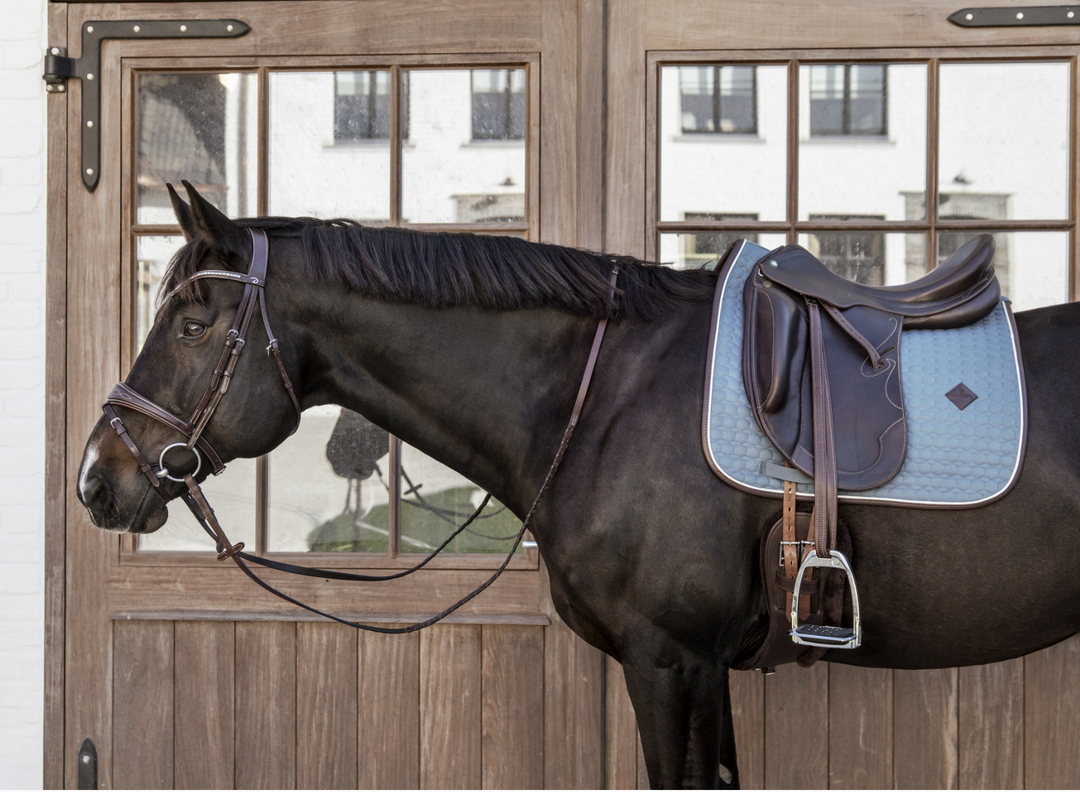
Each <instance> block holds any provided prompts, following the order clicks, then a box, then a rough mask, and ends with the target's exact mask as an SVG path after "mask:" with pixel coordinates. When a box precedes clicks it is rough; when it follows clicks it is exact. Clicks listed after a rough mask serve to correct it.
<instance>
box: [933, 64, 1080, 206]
mask: <svg viewBox="0 0 1080 792" xmlns="http://www.w3.org/2000/svg"><path fill="white" fill-rule="evenodd" d="M1069 70H1070V67H1069V64H1068V63H1030V62H1029V63H946V64H942V66H941V77H940V82H941V101H940V108H941V109H940V125H941V131H940V134H939V140H940V142H939V146H940V165H939V166H938V185H937V187H938V190H939V195H940V198H939V200H938V204H939V206H938V208H939V216H940V217H941V218H942V219H946V218H960V217H980V218H985V217H992V218H993V219H1008V220H1056V219H1063V218H1066V217H1068V214H1069V212H1068V195H1069V179H1070V174H1069V135H1070V133H1069V108H1070V107H1071V103H1070V92H1071V87H1070V77H1069ZM995 198H996V199H997V200H998V201H1000V202H1001V204H1002V205H1001V206H1000V207H997V206H995V207H993V208H991V207H989V206H988V205H987V204H989V203H992V202H993V200H994V199H995ZM947 199H948V200H947ZM990 212H993V213H994V214H992V215H991V214H990Z"/></svg>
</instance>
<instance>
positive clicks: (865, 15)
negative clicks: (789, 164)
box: [643, 0, 1070, 50]
mask: <svg viewBox="0 0 1080 792" xmlns="http://www.w3.org/2000/svg"><path fill="white" fill-rule="evenodd" d="M960 7H962V6H957V5H956V4H955V2H951V0H892V1H891V2H876V3H870V4H867V3H865V2H862V1H861V0H840V1H839V2H836V1H835V0H834V1H833V2H829V3H790V2H786V0H758V2H755V3H753V4H746V3H745V2H743V1H742V0H718V2H708V3H703V2H700V1H699V0H670V1H668V0H665V2H662V3H660V2H654V3H650V4H649V5H648V7H647V11H648V13H647V14H646V15H644V19H643V24H644V25H645V29H646V30H647V31H648V34H649V37H648V42H647V48H648V49H650V50H665V49H683V50H686V49H710V48H714V47H716V46H717V42H718V39H719V40H720V41H723V42H738V46H739V47H745V48H775V47H806V48H814V47H852V46H856V45H858V46H860V47H934V46H949V45H967V46H972V47H975V46H995V45H1000V46H1005V45H1024V44H1039V43H1069V42H1070V37H1069V33H1068V32H1067V30H1066V29H1062V28H1031V27H1023V28H1021V27H1017V28H989V29H975V28H960V27H957V26H956V25H953V24H952V23H951V22H949V21H948V16H949V14H951V13H953V12H954V11H956V10H957V9H958V8H960ZM883 19H887V20H888V21H889V22H888V24H885V25H883V24H881V20H883ZM719 20H723V21H722V23H720V22H719ZM762 20H768V24H762ZM721 24H722V26H723V36H722V37H719V36H718V35H717V32H718V30H719V29H720V27H719V26H720V25H721Z"/></svg>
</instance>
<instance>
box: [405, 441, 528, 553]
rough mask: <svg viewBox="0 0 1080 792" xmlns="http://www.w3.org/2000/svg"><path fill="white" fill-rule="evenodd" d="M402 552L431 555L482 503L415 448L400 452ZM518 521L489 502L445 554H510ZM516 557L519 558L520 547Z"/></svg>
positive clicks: (479, 493)
mask: <svg viewBox="0 0 1080 792" xmlns="http://www.w3.org/2000/svg"><path fill="white" fill-rule="evenodd" d="M401 493H402V500H401V552H403V553H430V552H431V551H432V550H434V549H435V548H436V547H438V546H439V545H440V544H442V543H443V542H444V541H445V540H446V538H447V537H448V536H450V534H452V533H453V532H454V531H455V530H456V529H457V528H458V527H459V526H460V525H462V524H463V523H464V522H465V521H466V520H468V519H469V516H470V515H471V514H472V513H473V512H474V511H475V510H476V508H477V507H478V506H479V505H480V503H481V502H482V501H483V500H484V491H483V490H481V489H480V488H479V487H477V486H476V485H475V484H473V483H472V482H471V481H469V480H468V479H467V478H465V477H464V476H462V475H461V474H460V473H455V472H454V471H453V470H451V469H450V468H448V467H446V466H445V465H441V464H439V463H438V462H436V461H435V460H434V459H432V458H431V457H428V456H426V455H424V454H422V453H420V452H419V451H417V450H416V449H415V448H413V447H411V446H409V445H406V444H404V443H403V444H402V447H401ZM520 530H521V520H519V519H518V518H517V517H515V516H514V515H513V514H512V513H511V512H510V510H509V509H507V508H506V507H505V506H503V505H502V504H501V503H499V502H498V501H496V500H494V499H492V501H491V502H490V503H489V504H488V505H487V508H485V509H484V511H483V513H482V514H481V515H480V516H479V517H477V519H476V520H475V521H474V522H473V524H472V525H470V526H469V527H468V528H466V529H465V530H464V531H463V532H462V533H461V534H460V535H459V536H458V537H457V538H456V539H454V541H453V542H451V543H450V544H449V545H447V547H446V550H444V551H443V552H444V553H503V554H506V553H509V552H510V548H511V546H512V545H513V540H514V539H515V538H516V537H517V534H518V531H520ZM516 552H517V553H523V552H524V548H523V547H522V546H521V545H520V544H519V545H518V547H517V550H516Z"/></svg>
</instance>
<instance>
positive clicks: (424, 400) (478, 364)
mask: <svg viewBox="0 0 1080 792" xmlns="http://www.w3.org/2000/svg"><path fill="white" fill-rule="evenodd" d="M189 196H190V200H191V206H190V207H189V206H188V205H187V204H186V203H184V202H183V201H180V199H179V198H175V199H174V203H175V205H176V208H177V214H178V217H179V218H180V222H181V226H182V227H183V230H184V234H185V236H186V237H187V238H188V240H189V241H188V244H187V245H186V246H185V247H184V248H183V249H181V251H180V252H179V253H178V254H177V256H176V258H175V259H174V261H173V264H172V265H171V268H170V271H169V273H168V275H167V278H166V281H165V283H164V284H163V293H165V292H166V291H167V290H168V289H169V288H170V287H171V286H172V285H175V284H177V283H180V282H182V281H183V280H184V279H185V278H186V277H188V276H190V275H191V274H192V273H194V272H195V271H197V270H204V269H208V268H214V269H228V270H231V271H234V272H238V273H242V272H246V271H247V265H248V261H249V260H250V257H251V253H252V251H251V247H252V241H251V236H250V235H249V233H248V232H247V230H245V229H246V228H260V229H264V230H265V231H266V232H267V233H268V235H269V240H270V247H269V271H268V276H267V286H266V308H265V310H266V311H267V313H268V316H269V318H270V320H271V322H272V325H273V330H274V332H275V333H276V335H277V337H278V340H279V343H280V346H281V352H282V359H283V361H284V364H285V366H286V368H287V371H288V375H289V378H290V379H291V381H292V382H293V383H294V384H295V387H296V392H297V395H298V397H299V399H300V403H301V405H302V406H303V407H305V408H306V407H310V406H313V405H317V404H339V405H342V406H344V407H347V408H349V409H351V410H355V411H357V412H359V413H362V414H363V415H364V416H366V417H367V418H369V419H370V420H371V421H373V422H374V423H376V424H378V425H379V426H381V427H383V428H384V429H386V430H388V431H390V432H392V433H394V434H395V435H397V436H399V437H401V438H402V439H404V440H405V441H406V442H408V443H410V444H412V445H414V446H416V447H417V448H419V449H420V450H422V451H424V452H425V453H427V454H429V455H430V456H432V457H434V458H436V459H438V460H440V461H441V462H444V463H445V464H447V465H449V466H450V467H452V468H454V469H456V470H458V471H459V472H461V473H462V474H464V475H465V476H467V477H468V478H470V479H471V480H472V481H474V482H475V483H476V484H478V485H479V486H481V487H483V488H485V489H487V490H488V491H490V492H491V493H492V494H493V495H494V496H495V497H496V498H498V499H499V500H501V501H502V502H503V503H505V504H506V505H507V506H508V507H509V508H511V509H512V510H513V511H514V512H515V513H516V514H517V515H518V516H522V515H523V514H524V512H525V511H527V510H528V508H529V507H530V505H531V504H532V502H533V499H534V497H535V496H536V493H537V490H538V488H539V487H540V485H541V482H542V481H543V479H544V477H545V475H546V473H547V471H548V468H549V466H550V464H551V461H552V458H553V456H554V455H555V453H556V449H557V448H558V447H559V444H560V438H561V436H562V433H563V429H564V427H565V425H566V422H567V419H568V417H569V415H570V411H571V406H572V404H573V401H574V398H575V394H576V392H577V388H578V384H579V382H580V379H581V375H582V370H583V368H584V367H585V363H586V358H587V356H588V353H589V348H590V343H591V340H592V338H593V333H594V331H595V328H596V324H597V319H598V318H600V317H608V318H610V319H611V322H610V325H609V328H608V332H607V337H606V339H605V340H604V343H603V348H602V350H601V353H600V358H599V363H598V365H597V369H596V375H595V378H594V381H593V385H592V388H591V390H590V392H589V395H588V399H587V401H586V403H585V406H584V411H583V413H582V416H581V422H580V425H579V426H578V429H577V434H576V435H575V436H574V439H573V442H572V444H571V445H570V447H569V450H568V452H567V453H566V456H565V459H564V461H563V463H562V467H561V468H560V469H559V471H558V474H557V475H556V476H555V479H554V481H553V483H552V485H551V487H550V489H549V490H548V492H547V494H546V495H545V496H544V498H543V500H542V501H541V503H540V506H539V511H538V512H537V514H536V517H535V520H534V523H533V525H532V530H533V533H534V535H535V537H536V541H537V542H538V544H539V547H540V550H541V552H542V554H543V556H544V558H545V561H546V563H547V566H548V568H549V570H550V574H551V593H552V597H553V599H554V601H555V606H556V608H557V610H558V612H559V614H560V615H561V616H562V618H563V619H564V620H565V621H566V622H567V624H569V625H570V627H572V628H573V629H574V630H575V631H576V632H577V633H578V634H579V635H581V636H582V637H583V638H584V639H585V640H587V641H588V642H590V643H591V644H593V645H594V646H597V647H599V648H600V649H602V650H604V651H605V652H608V653H609V654H611V655H612V656H613V657H615V658H616V659H617V660H618V661H619V662H620V663H621V664H622V667H623V669H624V673H625V676H626V682H627V687H628V689H629V692H630V697H631V699H632V700H633V704H634V709H635V711H636V714H637V720H638V727H639V730H640V733H641V738H642V743H643V746H644V750H645V758H646V762H647V764H648V770H649V779H650V782H651V784H652V785H653V786H654V787H673V786H695V787H716V786H723V785H725V784H724V780H722V779H721V775H720V773H718V767H719V766H720V765H723V766H724V767H725V768H727V769H728V770H729V771H730V772H731V775H732V778H731V783H732V784H733V785H737V784H738V773H737V769H736V762H735V745H734V738H733V735H732V726H731V705H730V701H729V698H728V692H727V691H728V669H729V668H730V667H731V666H732V665H733V664H734V663H736V662H738V661H739V660H740V659H742V658H745V657H747V656H748V655H750V654H752V652H753V650H754V649H755V648H756V647H757V646H758V645H760V643H761V642H762V640H763V638H764V634H765V628H766V623H767V614H766V607H765V600H764V595H763V592H762V589H761V584H760V581H759V575H758V572H757V563H758V545H759V542H760V537H761V535H762V532H763V531H764V530H765V528H766V525H767V524H771V522H772V521H773V520H774V519H775V518H776V515H777V513H778V509H779V507H778V503H777V501H774V500H770V499H767V498H761V497H755V496H752V495H748V494H745V493H742V492H739V491H737V490H735V489H732V488H730V487H728V486H726V485H725V484H724V483H722V482H721V481H720V480H719V479H717V477H716V476H715V475H714V474H713V473H712V471H711V470H710V468H709V466H708V464H707V463H706V460H705V458H704V455H703V452H702V447H701V439H700V437H701V413H702V394H703V391H704V377H705V368H706V362H705V358H706V350H707V346H708V341H709V320H710V314H711V300H712V295H713V288H714V285H715V283H716V277H717V275H716V274H715V273H712V272H707V271H693V272H677V271H673V270H669V269H664V268H661V267H656V266H650V265H646V264H643V263H641V262H638V261H635V260H631V259H627V258H618V257H613V256H606V255H594V254H591V253H585V252H582V251H577V250H572V249H567V248H561V247H555V246H549V245H540V244H533V243H527V242H523V241H521V240H517V239H509V238H501V237H480V236H471V235H452V234H426V233H420V232H414V231H407V230H400V229H389V228H379V229H375V228H364V227H361V226H358V225H356V224H352V223H348V222H344V221H332V222H322V221H316V220H305V219H275V218H267V219H257V220H241V221H237V222H233V221H231V220H229V219H228V218H226V217H225V216H224V215H222V214H221V213H220V212H218V211H217V210H216V209H214V208H213V207H212V206H211V205H209V204H208V203H207V202H206V201H204V200H203V199H202V198H201V197H200V196H199V195H198V194H197V193H195V192H194V191H193V190H191V189H190V188H189ZM616 263H618V264H619V266H620V273H619V280H618V287H619V294H618V295H617V296H616V297H615V299H614V300H613V299H612V298H611V296H610V294H609V289H608V278H609V276H610V274H611V270H612V267H613V265H614V264H616ZM241 289H242V286H241V285H239V284H237V283H229V282H226V281H222V280H204V281H198V282H196V283H193V284H191V285H190V286H189V287H188V288H186V289H184V290H182V291H181V292H180V293H179V294H177V295H176V296H174V297H172V298H171V299H168V300H166V301H165V302H164V303H163V304H162V306H161V308H160V309H159V312H158V315H157V318H156V321H155V324H154V327H153V330H152V331H151V333H150V335H149V337H148V338H147V340H146V344H145V346H144V347H143V351H142V353H141V354H140V355H139V357H138V359H137V360H136V361H135V364H134V366H133V368H132V370H131V373H130V375H129V377H128V380H127V382H128V384H129V385H130V386H131V387H132V388H134V389H135V390H137V391H139V392H140V393H142V394H145V395H146V396H148V397H150V398H152V399H154V400H155V401H156V402H157V403H158V404H160V405H162V406H163V407H165V408H166V409H168V410H170V411H171V412H173V413H174V414H176V415H190V414H191V412H192V411H193V409H194V408H195V403H196V402H197V401H198V400H199V396H200V394H201V393H202V391H203V389H204V388H205V386H206V380H207V379H208V378H209V376H210V372H211V371H212V370H213V369H214V366H215V363H216V362H217V360H218V357H219V355H220V350H221V348H222V341H223V338H224V336H225V334H226V333H227V331H228V329H229V326H230V323H231V321H232V319H233V315H234V314H235V312H236V309H237V304H238V302H239V301H240V294H241ZM1016 320H1017V325H1018V328H1019V334H1020V340H1021V346H1022V350H1023V356H1024V365H1025V368H1026V374H1027V383H1028V398H1029V436H1028V443H1027V449H1028V454H1027V460H1026V462H1025V464H1024V468H1023V472H1022V475H1021V477H1020V479H1019V481H1018V483H1017V484H1016V486H1015V487H1014V489H1013V490H1012V492H1011V493H1010V494H1009V495H1008V496H1006V497H1005V498H1003V499H1002V500H1000V501H997V502H996V503H993V504H990V505H987V506H984V507H981V508H977V509H970V510H963V511H925V510H914V509H899V508H891V507H881V506H866V505H845V506H842V507H841V513H840V514H841V518H842V519H844V520H845V521H846V523H847V524H848V525H849V526H850V529H851V533H852V541H853V545H854V565H855V573H856V576H857V579H858V582H859V588H860V592H859V593H860V599H861V601H862V617H863V629H864V636H865V638H864V642H863V645H862V647H861V648H860V649H857V650H853V651H844V652H841V651H833V652H831V653H829V654H827V655H826V659H827V660H829V661H831V662H839V663H850V664H854V665H863V666H881V667H892V668H934V667H949V666H958V665H970V664H980V663H990V662H995V661H999V660H1004V659H1007V658H1011V657H1016V656H1019V655H1023V654H1026V653H1029V652H1032V651H1034V650H1037V649H1040V648H1043V647H1046V646H1049V645H1051V644H1053V643H1056V642H1058V641H1061V640H1063V639H1065V638H1068V637H1070V636H1072V635H1074V634H1075V633H1077V632H1078V631H1080V574H1077V572H1076V570H1077V569H1080V541H1078V539H1080V536H1078V529H1077V525H1076V517H1077V514H1078V513H1080V487H1078V476H1080V431H1078V422H1077V417H1076V415H1077V408H1078V406H1080V388H1078V385H1077V383H1080V355H1078V354H1076V352H1075V350H1077V349H1080V305H1075V304H1074V305H1062V306H1058V307H1054V308H1045V309H1040V310H1036V311H1029V312H1024V313H1020V314H1018V315H1017V317H1016ZM266 341H267V339H266V337H265V333H264V331H263V327H262V324H261V322H260V321H259V320H258V319H256V320H254V321H253V322H252V324H251V330H250V332H249V342H250V343H251V344H252V345H253V353H252V354H248V355H245V356H243V357H242V358H241V359H240V362H239V364H238V366H237V368H236V371H235V375H234V377H233V380H232V385H231V387H230V389H229V391H228V393H227V395H226V396H225V397H224V398H223V399H222V401H221V404H220V407H219V408H218V410H217V412H216V413H215V414H214V417H213V419H212V420H211V421H210V423H209V424H208V426H207V428H206V431H205V435H204V436H205V438H206V439H207V440H208V441H209V442H210V443H211V444H212V445H213V447H214V448H215V449H217V451H218V453H219V454H220V455H221V457H222V459H223V460H224V461H228V460H229V459H232V458H235V457H253V456H258V455H260V454H265V453H267V452H269V451H270V450H272V449H273V448H274V447H275V446H277V445H278V444H279V443H281V442H282V441H283V440H284V439H285V438H286V437H287V436H288V434H289V432H290V431H291V430H292V428H293V425H294V423H295V420H296V418H295V412H294V407H293V405H292V403H291V401H290V398H289V396H288V395H287V393H286V391H285V389H284V388H283V387H282V379H281V377H280V376H279V372H278V370H277V366H276V364H275V362H274V360H273V359H272V358H270V357H268V356H266V355H264V354H262V352H261V347H262V346H264V345H265V344H266ZM117 412H118V413H121V414H122V417H123V421H124V423H125V425H126V426H127V429H128V431H129V432H130V434H131V436H132V437H134V438H135V440H136V442H137V443H138V445H139V447H140V448H143V449H144V451H145V452H146V453H147V456H148V457H149V456H150V455H153V458H154V459H157V454H158V453H159V452H160V451H161V450H162V449H163V448H165V447H166V446H167V445H169V444H171V443H175V442H177V440H179V439H182V438H181V437H180V436H179V435H178V433H177V432H175V431H173V430H171V429H169V428H168V427H166V426H164V425H163V424H161V423H158V422H156V421H154V420H152V419H150V418H147V417H145V416H144V415H141V414H138V413H135V412H133V411H130V410H124V409H123V408H118V410H117ZM206 472H207V471H206V470H205V469H204V470H203V471H202V472H201V473H200V474H199V477H200V478H201V477H203V476H205V475H206ZM164 487H165V495H166V497H176V496H178V495H179V494H180V493H181V491H182V490H183V485H180V484H174V483H172V482H168V481H166V482H164ZM79 498H80V500H81V501H82V502H83V503H84V504H85V506H86V507H87V509H88V510H89V512H90V516H91V519H92V520H93V521H94V523H95V524H96V525H98V526H100V527H102V528H106V529H108V530H112V531H119V532H124V531H131V532H149V531H153V530H156V529H157V528H159V527H160V526H161V525H162V524H163V523H164V522H165V520H166V517H167V511H166V508H165V505H164V501H163V500H162V499H161V498H159V497H157V496H155V495H154V494H152V491H151V487H150V485H149V484H148V483H147V480H146V478H145V477H144V476H143V475H142V474H141V473H140V471H139V469H138V466H137V465H136V463H135V460H134V458H133V457H132V455H131V454H130V453H129V451H128V450H127V448H125V446H124V445H123V444H122V443H121V441H120V440H119V439H118V437H117V435H116V434H115V433H114V432H113V431H112V430H111V429H110V426H109V423H108V422H107V421H106V420H105V419H104V418H103V419H102V420H101V421H99V423H98V425H97V426H96V427H95V429H94V432H93V434H92V435H91V437H90V439H89V440H88V442H87V446H86V452H85V455H84V458H83V462H82V468H81V473H80V477H79ZM723 775H724V776H725V777H726V776H727V775H728V774H727V773H724V774H723Z"/></svg>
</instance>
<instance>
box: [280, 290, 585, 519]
mask: <svg viewBox="0 0 1080 792" xmlns="http://www.w3.org/2000/svg"><path fill="white" fill-rule="evenodd" d="M331 292H332V293H331V294H330V295H329V302H327V295H322V296H319V297H315V296H313V301H314V303H315V305H313V306H311V307H312V308H313V310H310V311H305V313H306V314H307V315H308V316H310V317H313V321H312V322H311V323H310V325H309V326H308V327H307V328H305V331H306V332H305V333H304V335H305V336H306V351H305V353H304V362H303V376H302V379H301V384H300V389H301V395H302V401H303V403H304V405H305V406H309V405H314V404H324V403H332V404H340V405H342V406H344V407H347V408H349V409H352V410H355V411H356V412H359V413H361V414H362V415H364V416H365V417H367V418H368V419H369V420H371V421H372V422H374V423H376V424H377V425H379V426H381V427H383V428H384V429H387V430H388V431H390V432H392V433H393V434H395V435H397V436H398V437H400V438H401V439H402V440H404V441H405V442H407V443H409V444H410V445H412V446H414V447H416V448H418V449H419V450H421V451H423V452H424V453H426V454H428V455H429V456H431V457H433V458H434V459H437V460H438V461H440V462H442V463H444V464H446V465H448V466H449V467H451V468H453V469H455V470H457V471H458V472H460V473H462V474H464V475H465V476H467V477H468V478H469V479H471V480H472V481H474V482H475V483H477V484H478V485H480V486H481V487H483V488H484V489H486V490H488V491H490V492H492V493H493V494H494V495H495V496H496V497H497V498H499V499H500V500H502V501H503V502H505V503H507V504H508V505H509V506H511V507H512V508H525V507H527V506H528V503H529V501H531V498H532V497H533V496H534V495H535V492H536V489H537V487H538V486H539V484H540V482H541V481H542V479H543V477H544V475H545V474H546V472H547V469H548V467H549V466H550V464H551V460H552V458H553V457H554V454H555V451H556V449H557V447H558V444H559V440H560V438H561V436H562V432H563V430H564V428H565V424H566V421H567V420H568V418H569V415H570V411H571V408H572V406H573V400H574V396H575V393H576V390H577V387H578V384H579V382H580V378H581V373H582V371H583V369H584V367H585V361H586V359H587V357H588V352H589V345H590V341H591V338H592V334H593V332H594V331H595V328H596V320H590V319H580V318H576V317H572V316H569V315H568V314H566V313H564V312H561V311H557V310H554V309H530V310H516V311H492V310H481V309H476V308H446V309H437V310H436V309H430V308H423V307H418V306H414V305H403V304H394V303H389V302H385V301H379V300H372V299H365V298H362V297H359V296H357V295H356V294H352V293H349V294H343V293H342V292H341V290H340V289H336V290H331ZM320 303H321V304H322V307H321V308H320ZM330 305H333V310H329V308H330Z"/></svg>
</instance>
